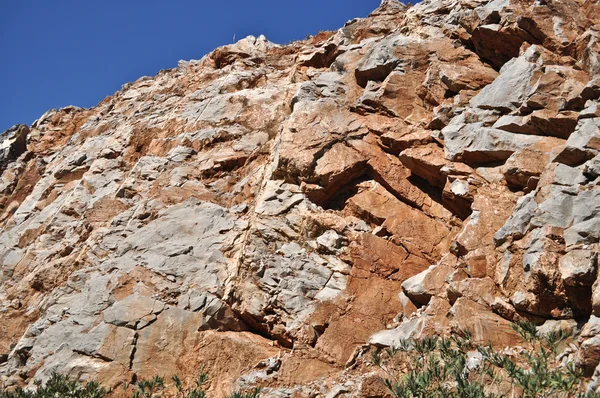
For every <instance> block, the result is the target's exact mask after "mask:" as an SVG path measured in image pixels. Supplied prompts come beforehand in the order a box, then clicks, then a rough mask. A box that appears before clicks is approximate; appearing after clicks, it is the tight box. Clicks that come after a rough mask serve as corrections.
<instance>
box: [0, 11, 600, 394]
mask: <svg viewBox="0 0 600 398" xmlns="http://www.w3.org/2000/svg"><path fill="white" fill-rule="evenodd" d="M598 10H599V8H598V4H597V2H594V1H592V0H584V1H576V0H563V1H533V0H502V1H488V0H476V1H472V0H469V1H467V0H452V1H445V0H444V1H442V0H424V1H422V2H421V3H419V4H417V5H415V6H405V5H403V4H401V3H398V2H396V1H395V0H385V1H383V3H382V5H381V7H380V8H378V9H377V10H375V11H374V12H373V13H372V14H371V16H369V17H368V18H364V19H356V20H352V21H350V22H348V23H347V24H346V25H345V26H344V27H343V28H341V29H340V30H338V31H336V32H322V33H320V34H319V35H317V36H314V37H312V38H309V39H307V40H304V41H299V42H295V43H292V44H290V45H287V46H280V45H277V44H274V43H271V42H269V41H268V40H267V39H266V38H265V37H264V36H261V37H258V38H256V37H252V36H251V37H248V38H246V39H243V40H241V41H240V42H238V43H235V44H232V45H228V46H224V47H221V48H219V49H217V50H215V51H214V52H212V53H210V54H208V55H206V56H205V57H203V58H202V59H200V60H197V61H189V62H184V61H181V62H180V63H179V65H178V67H177V68H175V69H172V70H168V71H162V72H160V73H159V74H158V75H156V76H154V77H144V78H141V79H139V80H137V81H136V82H133V83H129V84H126V85H125V86H123V88H122V89H121V90H120V91H119V92H117V93H115V94H114V95H113V96H111V97H108V98H106V99H105V100H103V101H102V102H101V103H99V104H98V106H96V107H94V108H91V109H81V108H76V107H68V108H63V109H60V110H51V111H49V112H47V113H46V114H44V115H43V116H42V117H41V118H40V119H38V120H37V121H36V122H35V123H33V125H32V126H31V127H27V126H16V127H15V128H13V129H11V130H9V131H8V132H6V133H4V134H2V135H0V171H1V172H2V174H1V177H0V228H2V232H1V233H0V380H1V383H2V385H3V386H6V387H8V388H11V387H15V386H17V385H28V384H31V383H33V380H34V379H36V378H42V379H43V378H45V377H47V376H48V375H49V374H50V373H51V372H52V371H54V370H60V371H62V372H63V373H67V374H69V375H70V376H73V377H80V378H82V379H92V378H94V379H99V380H100V381H102V382H104V383H106V384H108V385H110V386H117V385H119V384H121V383H124V382H128V381H131V379H132V378H133V377H138V378H139V377H150V376H153V375H155V374H161V375H169V374H175V373H179V374H180V375H182V376H185V377H192V376H194V374H195V373H196V372H197V371H198V369H200V367H201V366H202V365H205V368H206V369H207V370H208V372H209V375H210V377H211V383H212V384H211V393H214V394H215V395H216V396H225V395H226V394H227V393H229V392H231V391H233V390H235V389H239V388H251V387H253V386H261V387H264V390H263V391H264V392H265V393H266V394H267V396H298V397H305V396H306V397H308V396H331V397H334V396H336V397H341V396H373V397H375V396H381V395H378V394H381V390H380V389H378V387H377V386H376V385H375V384H373V380H375V379H374V377H375V376H376V374H374V373H373V369H372V368H370V367H369V366H368V359H367V358H366V357H367V356H365V355H364V353H365V352H366V350H367V349H368V348H367V345H368V344H372V345H375V346H395V345H398V344H399V342H400V340H401V339H405V338H410V337H419V336H424V335H428V334H440V335H441V334H446V333H451V332H452V331H455V330H457V329H464V328H470V329H471V330H472V332H473V335H474V337H475V339H476V340H477V341H478V342H481V343H486V342H491V343H493V344H494V345H496V346H498V347H504V346H507V345H513V344H518V343H519V341H520V340H519V338H518V335H517V334H516V333H515V332H514V331H513V330H512V329H511V328H510V322H513V321H517V320H521V319H529V320H533V321H535V322H537V323H538V324H540V325H542V324H543V325H544V326H542V328H551V327H553V326H552V325H554V324H561V325H562V324H565V325H578V327H577V328H575V327H573V330H575V331H576V332H577V333H579V335H578V336H577V338H576V340H575V342H576V343H577V344H576V346H575V348H576V349H577V350H578V352H577V360H578V361H579V363H581V364H583V365H585V367H586V370H587V371H588V373H590V374H592V373H593V371H594V369H596V372H597V373H598V376H597V377H596V378H600V370H598V368H596V367H597V366H598V360H599V358H600V356H599V355H598V352H599V351H598V350H599V349H600V348H599V347H600V342H599V341H600V340H599V339H600V327H598V320H597V319H598V318H597V317H598V316H600V275H599V274H598V270H597V268H598V251H599V246H600V162H599V159H600V112H599V111H598V109H599V104H598V103H599V101H600V85H599V79H600V75H599V74H600V58H599V56H598V50H599V48H600V47H599V44H598V43H600V37H599V33H598V32H600V19H599V17H598V15H599V14H598ZM597 384H600V383H597Z"/></svg>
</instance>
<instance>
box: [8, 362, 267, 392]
mask: <svg viewBox="0 0 600 398" xmlns="http://www.w3.org/2000/svg"><path fill="white" fill-rule="evenodd" d="M171 381H172V382H173V383H172V384H170V383H169V384H167V383H166V381H165V379H164V378H163V377H161V376H154V377H152V378H150V379H147V380H146V379H140V380H137V381H136V382H134V383H125V384H124V385H123V393H124V394H122V395H120V396H126V397H131V398H161V397H165V398H166V397H176V398H207V394H206V391H205V387H206V383H207V382H208V374H207V373H206V372H205V371H204V368H202V369H201V371H200V373H199V375H198V377H196V379H194V381H193V383H190V385H186V384H185V383H184V382H183V380H182V379H181V378H180V377H179V375H174V376H173V377H171ZM34 384H35V389H33V390H25V389H22V388H17V389H16V390H15V391H13V392H8V391H2V390H0V398H103V397H105V396H107V395H108V394H109V393H111V391H110V390H108V389H106V388H103V387H101V386H100V384H99V383H97V382H93V381H92V382H89V383H85V384H83V383H81V382H78V381H73V380H69V379H68V378H67V377H66V376H63V375H61V374H59V373H52V375H51V377H50V379H49V380H48V381H47V382H46V383H45V384H44V383H42V382H41V381H35V382H34ZM259 397H260V388H255V389H254V390H252V391H250V392H247V393H242V392H235V393H233V394H231V395H230V396H229V397H228V398H259Z"/></svg>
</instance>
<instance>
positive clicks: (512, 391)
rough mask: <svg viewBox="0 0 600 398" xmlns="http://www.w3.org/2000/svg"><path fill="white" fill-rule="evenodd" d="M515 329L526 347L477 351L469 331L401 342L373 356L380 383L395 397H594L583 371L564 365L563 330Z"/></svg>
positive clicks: (530, 326)
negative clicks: (587, 389) (381, 374)
mask: <svg viewBox="0 0 600 398" xmlns="http://www.w3.org/2000/svg"><path fill="white" fill-rule="evenodd" d="M514 329H515V330H516V331H517V332H518V333H519V334H520V335H521V337H522V338H523V339H524V342H525V343H526V345H527V346H528V348H527V349H525V348H512V349H508V350H502V351H498V350H494V349H493V348H492V346H491V345H487V346H477V345H476V344H475V343H474V342H473V339H472V334H471V333H470V332H469V331H468V330H463V331H461V332H460V333H458V334H455V335H453V336H451V337H449V338H438V337H435V336H433V337H425V338H422V339H409V340H403V341H400V343H399V344H398V345H397V346H396V347H394V348H389V349H386V350H378V351H376V352H374V354H373V357H372V362H373V364H375V365H377V366H379V367H380V368H381V369H382V370H383V371H384V372H385V373H386V374H387V377H385V378H384V380H383V381H384V384H385V386H386V387H387V389H388V390H389V392H390V393H391V394H392V396H394V397H396V398H405V397H423V398H429V397H431V398H493V397H527V398H534V397H590V398H592V397H598V396H599V395H598V394H594V393H586V392H585V385H584V384H585V383H584V377H583V372H582V370H581V369H579V368H578V367H576V366H575V364H574V363H573V362H568V361H563V358H562V357H561V355H560V353H559V350H558V348H559V346H560V344H561V342H563V341H564V340H565V339H567V338H568V337H570V334H569V333H567V332H565V331H562V330H561V331H557V332H551V333H548V334H546V335H543V336H540V335H539V334H538V333H537V329H536V327H535V325H533V324H531V323H527V322H520V323H517V324H515V325H514Z"/></svg>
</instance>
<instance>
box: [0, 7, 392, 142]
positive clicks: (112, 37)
mask: <svg viewBox="0 0 600 398" xmlns="http://www.w3.org/2000/svg"><path fill="white" fill-rule="evenodd" d="M0 1H1V4H0V54H1V61H0V90H1V93H0V98H1V99H0V132H2V131H4V130H6V129H7V128H8V127H10V126H12V125H13V124H17V123H26V124H31V123H32V122H33V121H34V120H35V119H37V118H38V117H40V116H41V115H42V114H43V113H44V112H45V111H46V110H48V109H51V108H60V107H63V106H67V105H77V106H81V107H91V106H94V105H96V104H97V103H98V102H100V101H101V100H102V99H103V98H104V97H106V96H107V95H111V94H113V93H114V92H115V91H117V90H118V89H119V88H120V87H121V85H122V84H124V83H127V82H129V81H133V80H136V79H137V78H139V77H141V76H144V75H155V74H156V73H157V72H158V71H159V70H161V69H168V68H173V67H175V66H176V65H177V61H178V60H180V59H185V60H187V59H199V58H201V57H202V56H203V55H204V54H206V53H208V52H210V51H211V50H213V49H214V48H215V47H218V46H221V45H224V44H228V43H230V42H231V41H232V38H233V35H234V34H235V35H236V38H237V39H240V38H243V37H245V36H247V35H250V34H253V35H256V36H258V35H259V34H264V35H265V36H267V38H268V39H269V40H271V41H274V42H277V43H287V42H289V41H291V40H297V39H302V38H304V37H305V36H306V35H308V34H316V33H317V32H318V31H319V30H331V29H337V28H339V27H341V26H342V25H343V24H344V23H345V22H346V21H347V20H349V19H352V18H355V17H365V16H367V15H368V14H369V13H370V12H371V11H372V10H374V9H375V8H377V7H378V6H379V3H380V0H302V1H289V0H255V1H242V0H229V1H207V0H165V1H156V0H0Z"/></svg>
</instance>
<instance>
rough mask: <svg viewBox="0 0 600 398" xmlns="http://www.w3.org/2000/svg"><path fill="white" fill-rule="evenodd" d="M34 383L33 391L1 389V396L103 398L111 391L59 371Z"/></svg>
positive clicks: (6, 397)
mask: <svg viewBox="0 0 600 398" xmlns="http://www.w3.org/2000/svg"><path fill="white" fill-rule="evenodd" d="M34 384H35V386H36V388H35V390H31V391H30V390H25V389H22V388H17V389H16V390H15V391H14V392H8V391H1V390H0V398H55V397H61V398H62V397H64V398H102V397H104V396H106V395H107V394H108V392H109V390H107V389H106V388H103V387H101V386H100V384H99V383H97V382H94V381H91V382H89V383H86V384H82V383H80V382H77V381H72V380H69V379H68V378H67V377H66V376H63V375H61V374H59V373H52V374H51V375H50V379H48V381H47V382H46V383H45V384H44V383H42V382H41V381H39V380H36V381H35V382H34Z"/></svg>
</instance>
